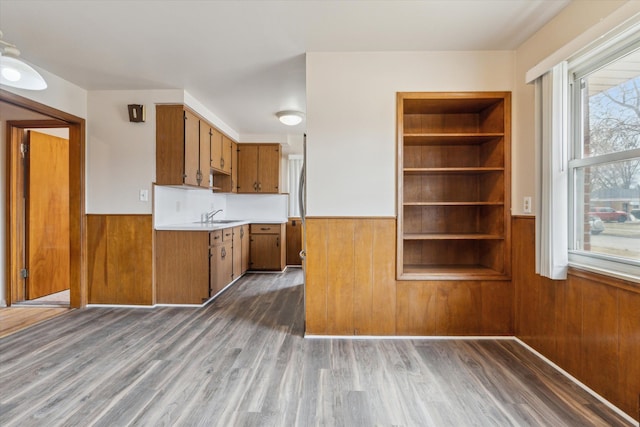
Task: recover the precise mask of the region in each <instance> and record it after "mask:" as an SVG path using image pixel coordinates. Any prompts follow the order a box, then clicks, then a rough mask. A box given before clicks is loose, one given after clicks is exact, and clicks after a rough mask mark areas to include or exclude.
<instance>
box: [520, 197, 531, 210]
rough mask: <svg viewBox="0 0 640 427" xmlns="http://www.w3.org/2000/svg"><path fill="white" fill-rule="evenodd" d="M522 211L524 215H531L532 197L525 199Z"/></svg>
mask: <svg viewBox="0 0 640 427" xmlns="http://www.w3.org/2000/svg"><path fill="white" fill-rule="evenodd" d="M522 210H523V211H524V213H528V214H530V213H531V197H530V196H527V197H525V198H524V200H523V203H522Z"/></svg>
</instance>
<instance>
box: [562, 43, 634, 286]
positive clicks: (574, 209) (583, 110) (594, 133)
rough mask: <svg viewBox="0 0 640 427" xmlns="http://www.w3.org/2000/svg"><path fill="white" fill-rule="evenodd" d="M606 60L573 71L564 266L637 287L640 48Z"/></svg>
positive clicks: (627, 48) (594, 59)
mask: <svg viewBox="0 0 640 427" xmlns="http://www.w3.org/2000/svg"><path fill="white" fill-rule="evenodd" d="M611 52H612V50H610V49H607V53H606V54H604V53H603V54H601V55H600V56H597V55H596V56H593V57H592V58H591V59H590V60H587V61H581V62H582V64H581V65H579V66H577V67H574V68H573V69H572V68H570V79H571V80H572V81H571V86H572V89H571V91H572V103H571V106H572V111H571V112H570V115H569V117H570V120H571V129H572V139H571V141H572V153H571V155H570V160H569V163H568V166H569V169H568V172H569V182H570V184H569V198H570V206H571V208H570V215H569V222H570V227H569V228H570V231H569V233H570V235H569V246H570V247H569V262H570V264H574V265H580V266H589V267H591V268H596V269H599V270H604V271H606V272H609V273H611V274H614V275H622V276H623V277H625V278H631V279H635V280H638V279H640V277H638V271H640V270H638V268H639V267H640V42H638V41H637V36H636V41H635V42H633V43H627V44H626V45H621V47H619V48H618V49H616V50H615V51H614V52H615V53H613V54H611ZM570 67H571V65H570Z"/></svg>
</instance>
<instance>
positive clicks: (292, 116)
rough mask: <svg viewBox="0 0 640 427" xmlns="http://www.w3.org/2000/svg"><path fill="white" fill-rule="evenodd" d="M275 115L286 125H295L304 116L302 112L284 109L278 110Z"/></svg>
mask: <svg viewBox="0 0 640 427" xmlns="http://www.w3.org/2000/svg"><path fill="white" fill-rule="evenodd" d="M276 117H277V118H278V120H280V122H282V123H284V124H285V125H287V126H295V125H297V124H299V123H300V122H301V121H302V119H303V118H304V114H303V113H301V112H300V111H295V110H285V111H278V112H277V113H276Z"/></svg>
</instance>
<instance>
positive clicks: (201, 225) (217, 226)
mask: <svg viewBox="0 0 640 427" xmlns="http://www.w3.org/2000/svg"><path fill="white" fill-rule="evenodd" d="M223 221H225V222H200V221H197V222H188V223H182V224H164V225H157V226H156V227H155V229H156V230H159V231H215V230H222V229H224V228H230V227H237V226H239V225H244V224H286V223H287V220H286V219H274V220H270V219H258V220H252V219H241V220H237V221H234V220H223ZM227 221H232V222H227Z"/></svg>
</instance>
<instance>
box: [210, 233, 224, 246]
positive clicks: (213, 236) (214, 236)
mask: <svg viewBox="0 0 640 427" xmlns="http://www.w3.org/2000/svg"><path fill="white" fill-rule="evenodd" d="M223 231H224V230H214V231H210V232H209V245H211V246H216V245H219V244H221V243H222V232H223Z"/></svg>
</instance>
